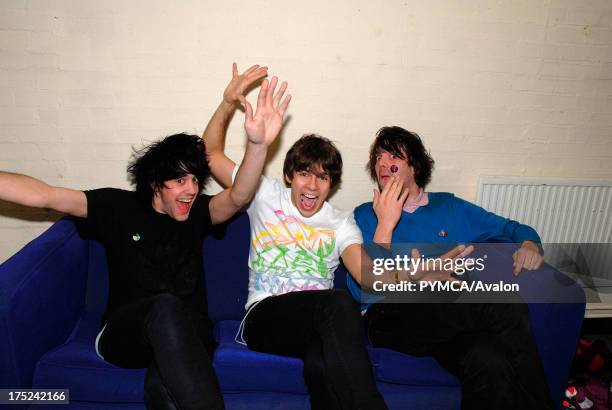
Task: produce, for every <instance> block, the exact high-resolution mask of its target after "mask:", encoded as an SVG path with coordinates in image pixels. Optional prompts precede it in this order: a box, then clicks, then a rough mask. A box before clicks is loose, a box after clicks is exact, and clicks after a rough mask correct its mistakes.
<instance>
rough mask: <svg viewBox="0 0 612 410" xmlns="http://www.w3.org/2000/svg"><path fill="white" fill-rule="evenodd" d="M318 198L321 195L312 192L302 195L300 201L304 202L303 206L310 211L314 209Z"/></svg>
mask: <svg viewBox="0 0 612 410" xmlns="http://www.w3.org/2000/svg"><path fill="white" fill-rule="evenodd" d="M317 198H319V197H318V196H316V195H310V194H302V195H300V203H301V204H302V208H304V209H306V210H308V211H311V210H313V209H314V207H315V205H316V203H317Z"/></svg>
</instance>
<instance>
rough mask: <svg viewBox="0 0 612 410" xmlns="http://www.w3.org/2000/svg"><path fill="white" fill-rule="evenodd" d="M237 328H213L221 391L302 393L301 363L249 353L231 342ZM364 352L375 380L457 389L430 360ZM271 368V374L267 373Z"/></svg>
mask: <svg viewBox="0 0 612 410" xmlns="http://www.w3.org/2000/svg"><path fill="white" fill-rule="evenodd" d="M239 326H240V322H238V321H234V320H224V321H221V322H219V323H218V324H217V326H216V327H215V337H216V339H217V340H218V341H219V343H220V345H219V348H217V352H216V353H215V361H214V363H215V368H216V369H217V375H218V377H219V381H220V383H221V386H222V387H223V390H224V391H226V389H228V390H227V391H238V390H242V391H251V390H270V391H279V392H288V393H306V387H305V385H304V378H303V375H302V370H303V364H302V361H301V360H299V359H295V358H290V357H283V356H275V355H270V354H265V353H258V352H253V351H250V350H249V349H248V348H247V347H245V346H242V345H241V344H239V343H236V341H235V340H234V337H235V336H236V332H237V331H238V327H239ZM368 352H369V354H370V358H371V361H372V365H373V367H374V375H375V377H376V380H378V381H383V382H387V383H395V384H404V385H411V386H459V381H458V380H457V378H455V376H453V375H452V374H450V373H448V372H447V371H446V370H444V369H442V368H441V367H440V366H439V365H438V363H437V362H436V360H435V359H433V358H431V357H414V356H409V355H406V354H402V353H399V352H395V351H393V350H389V349H380V348H373V347H371V346H368ZM272 367H274V368H275V371H274V372H269V371H268V369H270V368H272ZM245 369H249V370H248V371H245Z"/></svg>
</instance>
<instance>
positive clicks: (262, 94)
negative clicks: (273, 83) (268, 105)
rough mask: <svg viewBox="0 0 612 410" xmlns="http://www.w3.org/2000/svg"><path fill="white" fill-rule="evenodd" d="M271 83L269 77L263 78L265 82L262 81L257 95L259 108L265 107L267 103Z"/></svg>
mask: <svg viewBox="0 0 612 410" xmlns="http://www.w3.org/2000/svg"><path fill="white" fill-rule="evenodd" d="M269 85H270V83H269V82H268V80H267V79H266V80H263V82H262V83H261V88H260V89H259V95H258V96H257V108H259V107H263V105H264V104H265V102H266V98H267V96H268V90H269Z"/></svg>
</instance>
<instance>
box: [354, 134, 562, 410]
mask: <svg viewBox="0 0 612 410" xmlns="http://www.w3.org/2000/svg"><path fill="white" fill-rule="evenodd" d="M433 165H434V160H433V159H432V158H431V156H430V155H429V153H428V152H427V150H426V149H425V147H424V145H423V142H422V141H421V138H420V137H419V136H418V135H417V134H415V133H413V132H410V131H407V130H405V129H403V128H400V127H384V128H382V129H381V130H380V131H379V132H378V134H377V136H376V139H375V140H374V142H373V144H372V146H371V148H370V158H369V161H368V165H367V167H366V168H367V170H368V171H369V173H370V176H371V178H372V180H373V181H375V182H376V183H377V184H378V187H379V190H380V191H377V190H375V191H374V201H373V202H368V203H364V204H362V205H360V206H358V207H357V208H356V209H355V212H354V214H355V220H356V222H357V224H358V225H359V228H360V229H361V232H362V234H363V238H364V242H365V243H375V244H379V245H380V246H382V247H388V246H389V244H405V246H411V245H410V244H436V243H437V244H439V243H445V244H456V243H478V242H481V243H483V242H501V241H505V242H513V243H517V244H520V246H519V247H518V250H517V251H516V252H515V253H514V255H513V265H514V274H515V275H517V274H519V273H520V272H521V270H523V269H524V270H536V269H538V268H539V267H540V265H541V264H542V255H541V254H540V248H539V246H538V244H539V243H540V238H539V236H538V234H537V233H536V231H535V230H533V229H532V228H531V227H529V226H527V225H522V224H519V223H518V222H516V221H512V220H509V219H506V218H502V217H500V216H498V215H495V214H493V213H490V212H487V211H485V210H484V209H482V208H480V207H478V206H476V205H474V204H471V203H469V202H467V201H464V200H462V199H459V198H456V197H455V196H454V195H452V194H449V193H432V192H425V187H426V186H427V184H428V183H429V181H430V179H431V173H432V170H433ZM416 254H417V255H420V252H418V251H417V252H416ZM413 256H414V253H413ZM426 256H427V255H426ZM347 285H348V287H349V290H350V291H351V293H352V294H353V296H354V298H355V299H356V300H358V301H360V302H362V311H364V312H365V313H364V316H365V320H366V327H367V332H368V337H369V338H370V340H371V342H372V343H373V345H374V346H377V347H386V348H390V349H394V350H397V351H401V352H404V353H408V354H413V355H418V356H425V355H430V356H434V357H435V358H436V359H437V360H438V362H439V363H440V365H441V366H443V367H444V368H446V369H447V370H448V371H450V372H451V373H453V374H454V375H456V376H457V377H458V378H459V380H460V381H461V385H462V398H461V400H462V402H461V408H462V409H470V410H471V409H496V410H498V409H517V408H521V409H533V410H544V409H552V401H551V399H550V394H549V392H548V386H547V384H546V379H545V376H544V371H543V369H542V365H541V361H540V358H539V355H538V351H537V346H536V345H535V341H534V338H533V334H532V331H531V327H530V324H529V311H528V309H527V306H526V305H525V304H523V303H513V304H482V303H480V304H479V303H454V304H451V303H388V302H380V301H379V302H377V303H373V304H372V303H364V302H372V301H373V300H372V299H371V298H368V297H367V296H366V295H365V294H364V295H362V290H361V287H360V286H359V284H358V283H356V281H354V280H353V278H351V277H349V276H347Z"/></svg>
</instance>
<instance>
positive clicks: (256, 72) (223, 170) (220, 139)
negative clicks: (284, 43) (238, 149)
mask: <svg viewBox="0 0 612 410" xmlns="http://www.w3.org/2000/svg"><path fill="white" fill-rule="evenodd" d="M266 75H268V68H267V67H260V66H258V65H254V66H252V67H250V68H249V69H248V70H246V71H245V72H244V73H242V74H238V67H237V66H236V63H234V64H233V65H232V79H231V81H230V83H229V84H228V85H227V87H226V88H225V91H224V92H223V100H222V101H221V103H220V104H219V107H218V108H217V110H216V111H215V113H214V114H213V116H212V117H211V119H210V121H209V122H208V125H207V126H206V129H205V130H204V134H203V135H202V138H203V139H204V142H205V144H206V153H207V155H208V163H209V165H210V170H211V172H212V174H213V176H214V177H215V178H217V180H218V181H219V182H221V185H223V186H224V187H225V188H227V187H229V186H230V185H232V171H233V170H234V167H235V165H236V164H234V161H232V160H231V159H229V158H228V157H227V156H226V155H225V152H224V150H225V136H226V133H227V126H228V124H229V122H230V120H231V119H232V116H233V115H234V112H235V111H236V107H237V106H238V104H239V103H240V102H241V97H242V98H243V96H244V93H245V91H246V90H247V89H248V88H249V87H251V86H252V85H253V84H254V83H256V82H257V81H259V80H261V79H262V78H264V77H265V76H266Z"/></svg>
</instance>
